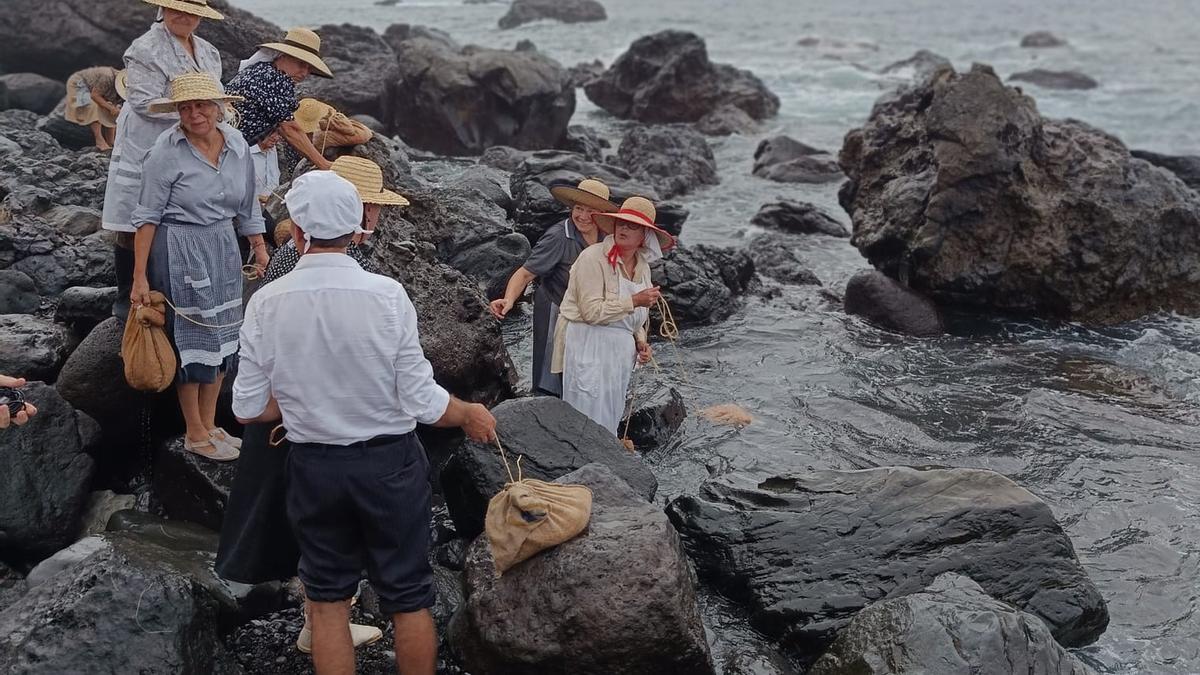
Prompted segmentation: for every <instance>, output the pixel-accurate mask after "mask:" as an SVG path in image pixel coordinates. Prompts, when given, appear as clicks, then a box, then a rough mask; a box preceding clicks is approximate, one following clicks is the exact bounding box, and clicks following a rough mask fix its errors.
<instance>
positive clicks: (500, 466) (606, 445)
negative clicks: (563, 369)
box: [441, 396, 658, 538]
mask: <svg viewBox="0 0 1200 675" xmlns="http://www.w3.org/2000/svg"><path fill="white" fill-rule="evenodd" d="M492 414H493V415H495V417H496V435H497V436H499V437H500V443H501V444H502V445H503V447H504V450H505V453H506V454H507V455H508V461H509V464H510V465H511V467H512V471H513V476H516V472H517V458H518V457H523V458H524V459H522V460H521V473H522V474H523V475H524V476H525V478H536V479H538V480H554V479H555V478H558V477H559V476H562V475H564V474H567V473H570V472H572V471H574V470H576V469H578V468H580V467H582V466H584V465H585V464H592V463H600V464H603V465H605V466H607V467H609V468H611V469H612V470H613V471H615V472H616V474H617V475H618V476H620V477H621V479H622V480H623V481H625V482H626V483H628V484H629V485H630V486H632V487H633V488H634V489H635V490H636V491H637V493H638V494H639V495H641V496H642V497H643V498H644V499H647V500H649V499H652V498H653V497H654V493H655V491H657V490H658V480H657V479H655V477H654V474H653V473H651V472H650V469H649V468H647V467H646V465H645V464H643V463H642V460H641V459H639V458H638V457H637V456H635V455H632V454H630V453H629V452H628V451H626V450H625V448H624V446H622V445H621V443H620V441H618V440H617V438H616V437H615V436H613V435H612V434H610V433H609V432H608V431H607V430H606V429H604V427H601V426H600V425H599V424H596V423H595V422H593V421H592V420H590V419H588V418H587V417H586V416H585V415H584V414H583V413H581V412H579V411H578V410H575V409H574V408H572V407H571V406H570V405H569V404H567V403H564V402H563V401H561V400H559V399H556V398H552V397H548V396H537V397H532V398H519V399H514V400H511V401H505V402H504V403H501V404H500V405H498V406H496V407H495V408H493V409H492ZM507 482H509V477H508V471H507V470H506V468H505V465H504V461H503V460H502V459H501V457H500V452H499V450H498V449H497V448H496V446H495V445H492V444H486V445H485V444H480V443H475V442H473V441H464V442H463V444H462V445H461V446H460V447H459V448H458V450H457V451H455V453H454V455H453V456H452V457H451V458H450V461H449V462H447V463H446V466H445V467H443V468H442V474H441V483H442V494H443V495H445V499H446V506H447V507H448V508H449V510H450V516H451V517H452V518H453V519H454V525H455V527H456V528H457V529H458V533H459V535H461V536H464V537H468V538H469V537H474V536H476V535H478V534H479V533H480V532H482V531H483V517H484V514H485V513H486V512H487V504H488V500H490V499H491V498H492V497H493V496H494V495H495V494H496V493H497V492H499V491H500V490H501V489H502V488H503V487H504V485H505V483H507Z"/></svg>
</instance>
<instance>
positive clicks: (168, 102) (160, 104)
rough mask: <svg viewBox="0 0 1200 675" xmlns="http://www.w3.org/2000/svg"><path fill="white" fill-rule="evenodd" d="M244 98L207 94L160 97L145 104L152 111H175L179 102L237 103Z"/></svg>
mask: <svg viewBox="0 0 1200 675" xmlns="http://www.w3.org/2000/svg"><path fill="white" fill-rule="evenodd" d="M244 100H246V99H244V98H242V97H241V96H218V97H216V98H210V97H208V96H200V97H197V98H185V99H182V100H179V101H176V100H174V99H170V98H160V99H158V100H155V101H152V102H151V103H150V105H149V106H147V109H148V110H149V111H150V112H152V113H170V112H177V111H178V107H179V104H180V103H187V102H188V101H212V102H213V103H217V104H223V103H237V102H238V101H244Z"/></svg>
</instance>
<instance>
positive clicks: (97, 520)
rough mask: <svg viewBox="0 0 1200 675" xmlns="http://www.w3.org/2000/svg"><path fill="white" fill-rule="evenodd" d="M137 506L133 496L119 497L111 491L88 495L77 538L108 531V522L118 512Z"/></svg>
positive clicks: (98, 491) (100, 491)
mask: <svg viewBox="0 0 1200 675" xmlns="http://www.w3.org/2000/svg"><path fill="white" fill-rule="evenodd" d="M136 505H137V497H136V496H135V495H119V494H117V493H115V492H113V491H112V490H97V491H96V492H93V493H91V494H90V495H88V500H87V506H85V507H84V509H83V520H82V522H80V524H79V536H80V537H81V538H82V537H89V536H91V535H93V534H100V533H102V532H106V531H108V521H109V520H110V519H111V518H112V517H113V515H114V514H116V513H117V512H118V511H126V510H128V509H132V508H134V507H135V506H136Z"/></svg>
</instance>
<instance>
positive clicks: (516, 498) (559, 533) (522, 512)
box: [484, 479, 592, 577]
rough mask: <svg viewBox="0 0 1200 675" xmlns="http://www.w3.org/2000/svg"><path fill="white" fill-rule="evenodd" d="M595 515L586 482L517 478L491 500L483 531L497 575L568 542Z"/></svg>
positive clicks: (585, 526) (590, 492) (590, 493)
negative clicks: (574, 482)
mask: <svg viewBox="0 0 1200 675" xmlns="http://www.w3.org/2000/svg"><path fill="white" fill-rule="evenodd" d="M591 518H592V491H591V489H589V488H588V487H586V486H583V485H560V484H558V483H546V482H544V481H540V480H532V479H530V480H518V481H516V482H513V483H509V484H508V485H505V486H504V489H503V490H501V491H500V493H499V494H497V495H496V496H495V497H492V500H491V501H490V502H489V503H488V510H487V518H486V519H485V521H484V531H485V533H486V534H487V538H488V542H489V543H490V544H491V545H492V557H493V558H494V559H495V561H496V576H497V577H498V576H500V575H502V574H504V573H505V572H507V571H508V570H509V569H510V568H512V567H513V566H514V565H516V564H517V563H519V562H522V561H524V560H528V559H529V558H531V557H533V556H534V555H536V554H537V553H538V552H540V551H544V550H546V549H548V548H551V547H554V546H558V545H559V544H561V543H563V542H566V541H569V540H571V539H572V538H574V537H575V536H576V535H578V534H579V533H580V532H583V530H584V529H585V528H587V525H588V521H590V520H591Z"/></svg>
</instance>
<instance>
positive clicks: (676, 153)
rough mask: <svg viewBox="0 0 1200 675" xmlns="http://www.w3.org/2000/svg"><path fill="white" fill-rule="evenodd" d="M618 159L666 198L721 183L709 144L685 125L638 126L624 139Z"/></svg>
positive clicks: (618, 152)
mask: <svg viewBox="0 0 1200 675" xmlns="http://www.w3.org/2000/svg"><path fill="white" fill-rule="evenodd" d="M617 159H618V160H619V161H620V162H621V164H622V165H623V166H624V167H625V168H626V169H628V170H629V172H630V173H632V174H633V175H634V176H637V177H638V178H640V179H642V180H644V181H646V182H647V183H650V184H651V185H653V186H654V187H656V188H657V189H658V192H659V194H660V195H661V196H662V197H663V198H665V199H670V198H672V197H678V196H680V195H685V194H687V193H689V192H692V191H694V190H697V189H699V188H702V187H704V186H706V185H716V184H718V183H720V182H721V179H720V178H719V177H718V176H717V160H716V158H715V157H713V151H712V148H710V147H709V145H708V141H707V140H705V138H704V136H703V135H702V134H700V132H698V131H695V130H694V129H691V128H689V127H685V126H641V125H639V126H635V127H633V128H631V129H630V130H629V131H628V132H627V133H626V134H625V137H624V138H623V139H621V145H620V147H619V148H618V149H617Z"/></svg>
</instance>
